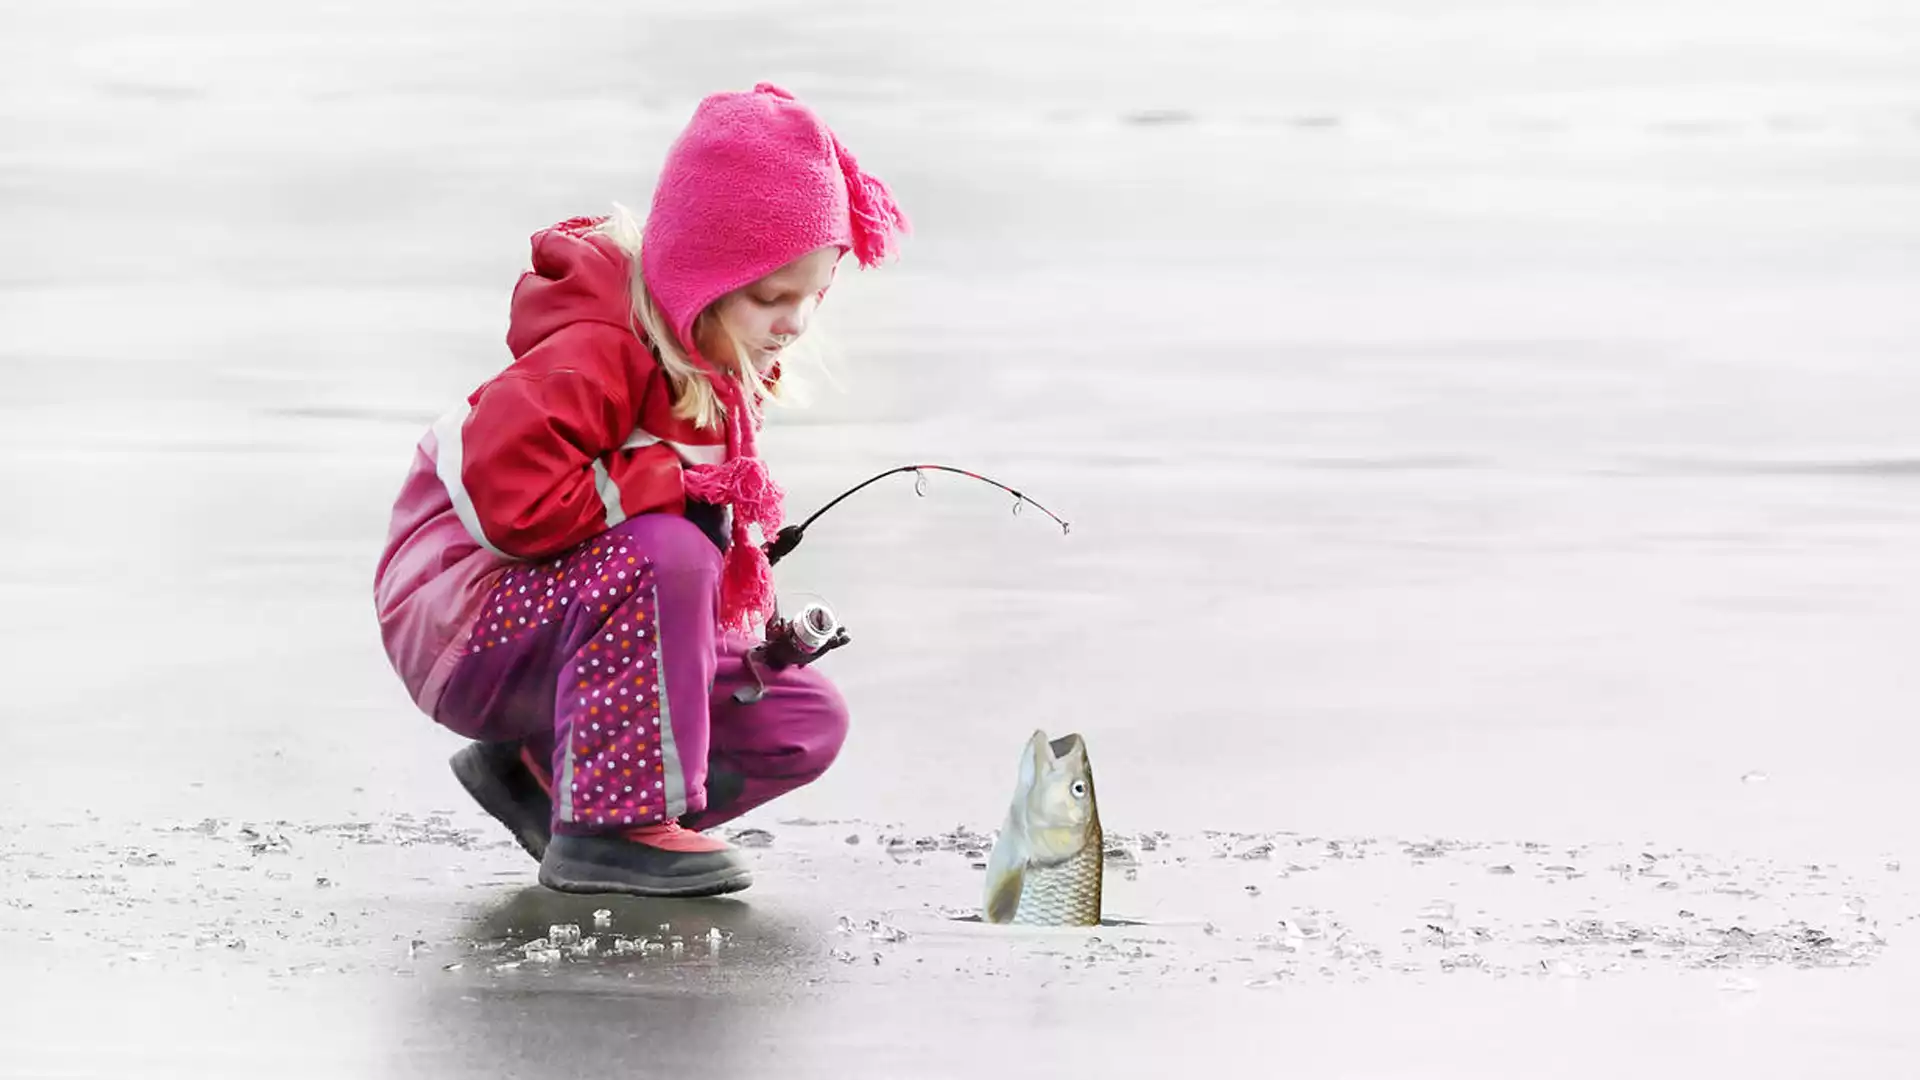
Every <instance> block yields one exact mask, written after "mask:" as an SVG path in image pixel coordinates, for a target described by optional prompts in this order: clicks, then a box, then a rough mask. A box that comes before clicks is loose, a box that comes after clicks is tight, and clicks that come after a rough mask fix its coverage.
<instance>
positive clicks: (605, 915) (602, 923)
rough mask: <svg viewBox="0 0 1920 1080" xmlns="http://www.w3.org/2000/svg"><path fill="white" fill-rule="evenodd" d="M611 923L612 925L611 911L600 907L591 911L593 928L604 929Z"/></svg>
mask: <svg viewBox="0 0 1920 1080" xmlns="http://www.w3.org/2000/svg"><path fill="white" fill-rule="evenodd" d="M612 925H613V912H611V911H609V910H607V909H606V908H601V909H600V910H598V911H596V912H594V913H593V928H594V929H595V930H605V929H606V928H608V927H610V926H612Z"/></svg>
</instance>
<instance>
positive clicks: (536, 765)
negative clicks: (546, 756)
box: [520, 746, 553, 799]
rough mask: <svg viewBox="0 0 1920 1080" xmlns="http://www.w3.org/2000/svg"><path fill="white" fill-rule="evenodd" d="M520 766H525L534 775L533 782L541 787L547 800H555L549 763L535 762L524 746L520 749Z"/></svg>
mask: <svg viewBox="0 0 1920 1080" xmlns="http://www.w3.org/2000/svg"><path fill="white" fill-rule="evenodd" d="M520 764H522V765H525V766H526V767H527V771H528V772H530V773H532V774H533V782H534V783H536V784H539V785H540V790H541V791H544V792H546V793H547V798H549V799H551V798H553V777H552V776H551V775H550V774H548V772H547V763H546V762H544V761H535V760H534V759H533V754H531V753H530V752H528V750H527V748H526V747H525V746H522V747H521V748H520Z"/></svg>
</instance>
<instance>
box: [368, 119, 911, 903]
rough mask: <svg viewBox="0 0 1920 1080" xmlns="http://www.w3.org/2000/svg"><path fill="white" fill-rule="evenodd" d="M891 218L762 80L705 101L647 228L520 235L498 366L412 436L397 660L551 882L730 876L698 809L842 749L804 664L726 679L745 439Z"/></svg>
mask: <svg viewBox="0 0 1920 1080" xmlns="http://www.w3.org/2000/svg"><path fill="white" fill-rule="evenodd" d="M906 229H907V222H906V219H905V217H904V216H903V215H902V214H901V212H900V210H899V208H898V207H897V206H896V205H895V203H894V201H893V197H892V195H891V193H890V192H889V191H888V189H887V187H886V185H884V184H883V183H881V182H880V181H879V180H878V179H876V178H874V177H872V176H869V175H867V174H866V173H864V172H862V171H861V169H860V167H859V165H858V164H856V163H855V161H854V159H853V156H852V155H850V154H849V153H847V150H846V148H845V147H843V146H841V145H840V142H839V140H838V139H837V138H836V137H835V136H834V134H833V132H832V131H831V130H829V129H828V128H827V126H826V125H825V124H824V123H823V122H822V121H821V120H820V119H819V117H818V116H817V115H815V114H814V112H813V111H812V110H810V109H808V108H807V107H806V106H805V105H802V104H801V103H799V102H797V101H795V100H794V99H793V98H792V96H791V95H789V94H787V93H786V92H785V91H783V90H781V89H779V88H777V87H774V86H771V85H768V84H764V83H763V84H761V85H759V86H757V87H755V88H754V89H753V90H752V91H751V92H749V93H723V94H716V95H713V96H711V97H708V98H706V99H705V100H704V101H702V102H701V103H700V105H699V107H698V108H697V109H696V111H695V113H694V116H693V119H692V121H691V122H690V123H689V124H688V126H687V128H686V129H685V130H684V131H683V132H682V133H681V135H680V137H679V138H678V139H677V140H676V141H675V142H674V144H673V146H672V148H671V150H670V151H669V153H668V156H667V160H666V162H665V164H664V166H663V168H662V171H661V175H660V178H659V181H658V185H657V187H656V189H655V191H654V196H653V204H652V208H651V210H650V211H649V213H648V215H647V218H646V221H645V224H644V225H640V224H638V223H636V222H634V221H633V220H632V219H631V218H628V217H627V216H625V214H624V213H617V214H615V215H613V216H611V217H607V218H575V219H572V220H568V221H564V222H561V223H560V224H558V225H555V226H553V227H551V228H549V229H546V230H543V231H541V232H539V233H537V234H535V235H534V237H533V257H532V269H531V271H530V272H527V273H525V274H523V275H522V276H521V278H520V281H519V284H518V285H517V286H516V287H515V289H514V291H513V300H512V308H511V321H510V324H509V327H508V330H507V347H508V349H509V350H510V351H511V353H512V356H513V362H512V363H511V365H509V366H508V367H507V368H506V370H504V371H503V372H501V373H500V374H499V375H497V376H495V377H494V378H493V379H492V380H490V381H488V382H487V383H485V384H484V385H482V386H481V387H480V388H479V389H478V390H476V391H475V392H474V393H473V394H472V395H471V396H470V397H469V398H468V399H467V401H466V403H465V405H464V406H463V407H462V408H460V409H458V410H456V411H455V412H453V413H451V414H449V415H447V416H445V417H443V418H442V419H441V420H440V421H439V422H437V423H436V424H435V425H434V426H433V429H432V430H431V431H430V432H428V433H427V434H426V436H425V437H424V438H422V440H421V442H420V444H419V447H418V451H417V453H416V455H415V460H414V465H413V469H412V472H411V473H410V474H409V475H408V477H407V479H406V481H405V483H404V485H403V487H402V489H401V492H400V496H399V499H398V501H397V502H396V504H395V506H394V512H393V518H392V525H391V529H390V532H389V536H388V540H387V544H386V548H385V550H384V552H383V553H382V555H381V558H380V563H379V568H378V571H377V575H376V579H375V587H374V591H375V600H376V604H377V607H378V610H379V616H380V627H381V634H382V638H383V640H384V642H385V645H386V649H387V655H388V657H389V659H390V660H391V661H392V663H393V666H394V669H395V671H396V672H398V673H399V675H400V677H401V679H402V680H403V681H404V682H405V684H406V686H407V690H408V692H409V693H410V694H411V695H412V697H413V699H414V701H415V703H416V704H418V706H419V707H420V709H421V710H422V711H424V712H425V713H426V714H427V715H429V716H431V717H432V718H433V719H434V720H436V721H438V722H439V723H441V724H443V725H445V726H446V727H448V728H449V729H451V730H453V731H455V732H457V733H459V734H460V735H463V736H465V737H467V738H469V739H473V740H476V742H475V743H474V744H473V745H470V746H468V747H467V748H465V749H464V750H462V751H460V752H459V753H458V754H456V755H455V756H454V758H453V768H454V772H455V774H456V775H457V776H458V777H459V780H460V782H461V783H462V784H463V785H465V787H466V788H467V790H468V791H469V792H471V793H472V794H473V796H474V798H475V799H477V800H478V801H479V803H480V805H481V806H482V807H484V808H485V809H486V810H487V811H488V812H489V813H491V814H492V815H493V816H495V817H496V818H498V819H499V820H500V821H501V822H502V823H504V824H505V825H506V826H507V827H508V828H509V829H511V830H512V831H513V833H514V835H515V836H516V837H517V838H518V839H519V841H520V843H521V844H522V845H523V846H524V847H526V849H527V850H528V852H529V853H531V854H532V855H533V856H534V857H536V858H538V859H539V860H540V881H541V883H542V884H545V885H547V886H548V887H550V888H554V889H560V890H564V891H568V892H625V893H634V894H639V895H650V896H700V895H711V894H716V893H723V892H732V891H734V890H738V889H742V888H745V887H747V885H749V884H750V883H751V881H752V878H751V876H750V874H749V871H748V868H747V866H746V864H745V863H744V861H743V860H742V859H741V857H740V855H739V853H738V852H737V851H736V850H734V849H733V848H732V847H731V846H729V845H727V844H726V843H723V842H721V841H719V840H717V839H714V838H712V837H709V836H704V835H702V834H701V830H704V829H708V828H710V827H712V826H714V825H718V824H720V823H721V822H724V821H727V820H729V819H731V818H734V817H737V816H738V815H740V814H742V813H744V812H746V811H747V810H749V809H752V808H753V807H755V806H758V805H760V804H762V803H764V802H766V801H767V800H769V799H772V798H774V797H775V796H777V795H780V794H782V793H783V792H786V791H790V790H792V789H794V788H796V787H798V786H800V785H802V784H805V783H807V782H809V781H811V780H813V779H815V778H817V777H818V776H820V774H821V773H822V772H824V771H825V770H826V768H827V766H828V765H829V764H831V763H832V761H833V759H834V757H835V756H836V754H837V753H838V752H839V749H840V744H841V741H842V739H844V738H845V736H846V730H847V713H846V706H845V704H844V703H843V702H842V700H841V698H840V696H839V695H838V693H837V692H836V691H835V690H834V688H833V687H832V685H831V684H830V683H828V682H827V681H826V679H825V678H823V677H822V676H821V675H820V674H818V673H817V672H816V671H815V670H814V669H813V668H811V667H805V668H785V669H782V670H780V671H778V672H771V673H768V677H767V692H766V695H765V696H764V697H763V698H761V699H760V700H759V701H757V702H755V703H753V704H741V703H739V702H736V701H735V700H734V698H733V696H732V695H733V691H734V690H735V689H737V688H738V687H740V686H741V685H743V684H744V682H745V681H746V679H747V677H748V673H747V672H746V670H745V661H744V657H745V653H746V651H747V649H748V648H749V647H751V645H752V644H754V643H755V640H756V636H757V633H758V631H760V630H761V629H762V628H763V626H764V621H765V619H766V618H767V616H768V614H769V612H770V609H771V607H772V599H773V593H772V582H771V573H770V568H769V566H768V563H767V558H766V554H765V551H764V548H763V547H762V546H761V543H762V542H764V540H767V539H771V538H772V536H773V534H774V532H775V531H776V530H777V529H778V528H779V527H780V524H781V521H782V516H781V491H780V488H779V487H778V486H777V485H775V484H774V483H773V481H772V480H771V479H770V478H769V477H768V475H767V471H766V468H765V467H764V465H763V464H762V463H761V461H760V459H759V458H758V456H757V454H756V451H755V434H756V431H757V430H758V428H759V426H760V424H761V418H762V406H763V404H764V402H765V400H766V399H767V398H769V397H772V396H776V395H777V394H778V393H779V389H780V356H781V350H782V349H783V348H785V347H786V346H787V345H789V344H790V343H791V342H792V341H793V340H794V339H795V338H797V337H798V336H799V335H800V334H801V333H802V332H803V331H805V329H806V327H807V323H808V320H809V318H810V317H811V315H812V313H813V310H814V308H815V307H816V306H817V305H818V304H819V303H820V301H821V299H822V298H823V297H824V296H825V294H826V291H827V287H828V286H829V285H830V284H831V283H832V281H833V275H834V271H835V268H836V266H837V265H838V263H839V261H840V259H841V258H842V257H843V255H845V254H846V253H847V252H848V251H851V252H852V253H853V255H854V256H855V258H856V259H857V261H858V262H859V263H860V265H862V266H863V267H864V266H872V265H875V264H877V263H879V262H880V261H882V260H883V259H885V258H886V257H888V256H889V255H891V254H892V253H893V251H894V247H895V237H896V235H897V234H898V233H901V232H904V231H906ZM749 526H758V527H759V529H760V531H761V536H762V541H761V542H756V541H755V540H754V539H753V538H752V537H751V536H750V535H749V533H748V531H747V530H748V527H749Z"/></svg>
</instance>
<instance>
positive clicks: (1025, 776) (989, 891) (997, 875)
mask: <svg viewBox="0 0 1920 1080" xmlns="http://www.w3.org/2000/svg"><path fill="white" fill-rule="evenodd" d="M1105 855H1106V853H1105V837H1104V836H1103V835H1102V833H1101V832H1100V806H1099V801H1098V800H1097V799H1096V797H1095V795H1094V789H1093V763H1092V762H1091V761H1090V760H1089V759H1088V757H1087V743H1086V740H1085V739H1083V738H1081V736H1080V735H1078V734H1071V735H1064V736H1062V737H1060V738H1058V739H1052V740H1049V739H1048V738H1047V735H1046V732H1044V731H1035V732H1034V733H1033V736H1032V738H1030V739H1028V740H1027V745H1026V747H1025V748H1024V749H1023V750H1022V752H1021V754H1020V770H1019V778H1018V780H1017V782H1016V783H1015V785H1014V789H1013V802H1012V805H1010V806H1009V807H1008V808H1007V818H1006V822H1005V823H1004V824H1002V825H1001V827H1000V835H999V836H998V837H997V838H996V839H995V840H994V845H993V853H992V854H991V855H990V856H988V858H987V877H986V902H985V911H984V917H985V921H987V922H990V923H1001V924H1007V923H1017V924H1020V925H1025V926H1098V925H1100V885H1101V874H1102V873H1103V872H1104V870H1105V868H1106V867H1105Z"/></svg>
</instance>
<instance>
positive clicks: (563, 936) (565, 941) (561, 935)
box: [547, 923, 580, 945]
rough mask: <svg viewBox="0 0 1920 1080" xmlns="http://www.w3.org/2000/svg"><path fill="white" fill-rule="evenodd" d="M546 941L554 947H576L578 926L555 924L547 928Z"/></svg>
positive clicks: (578, 939) (578, 941)
mask: <svg viewBox="0 0 1920 1080" xmlns="http://www.w3.org/2000/svg"><path fill="white" fill-rule="evenodd" d="M547 940H548V941H551V942H552V943H553V944H555V945H578V944H580V925H579V924H578V923H555V924H554V925H552V926H549V927H547Z"/></svg>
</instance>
